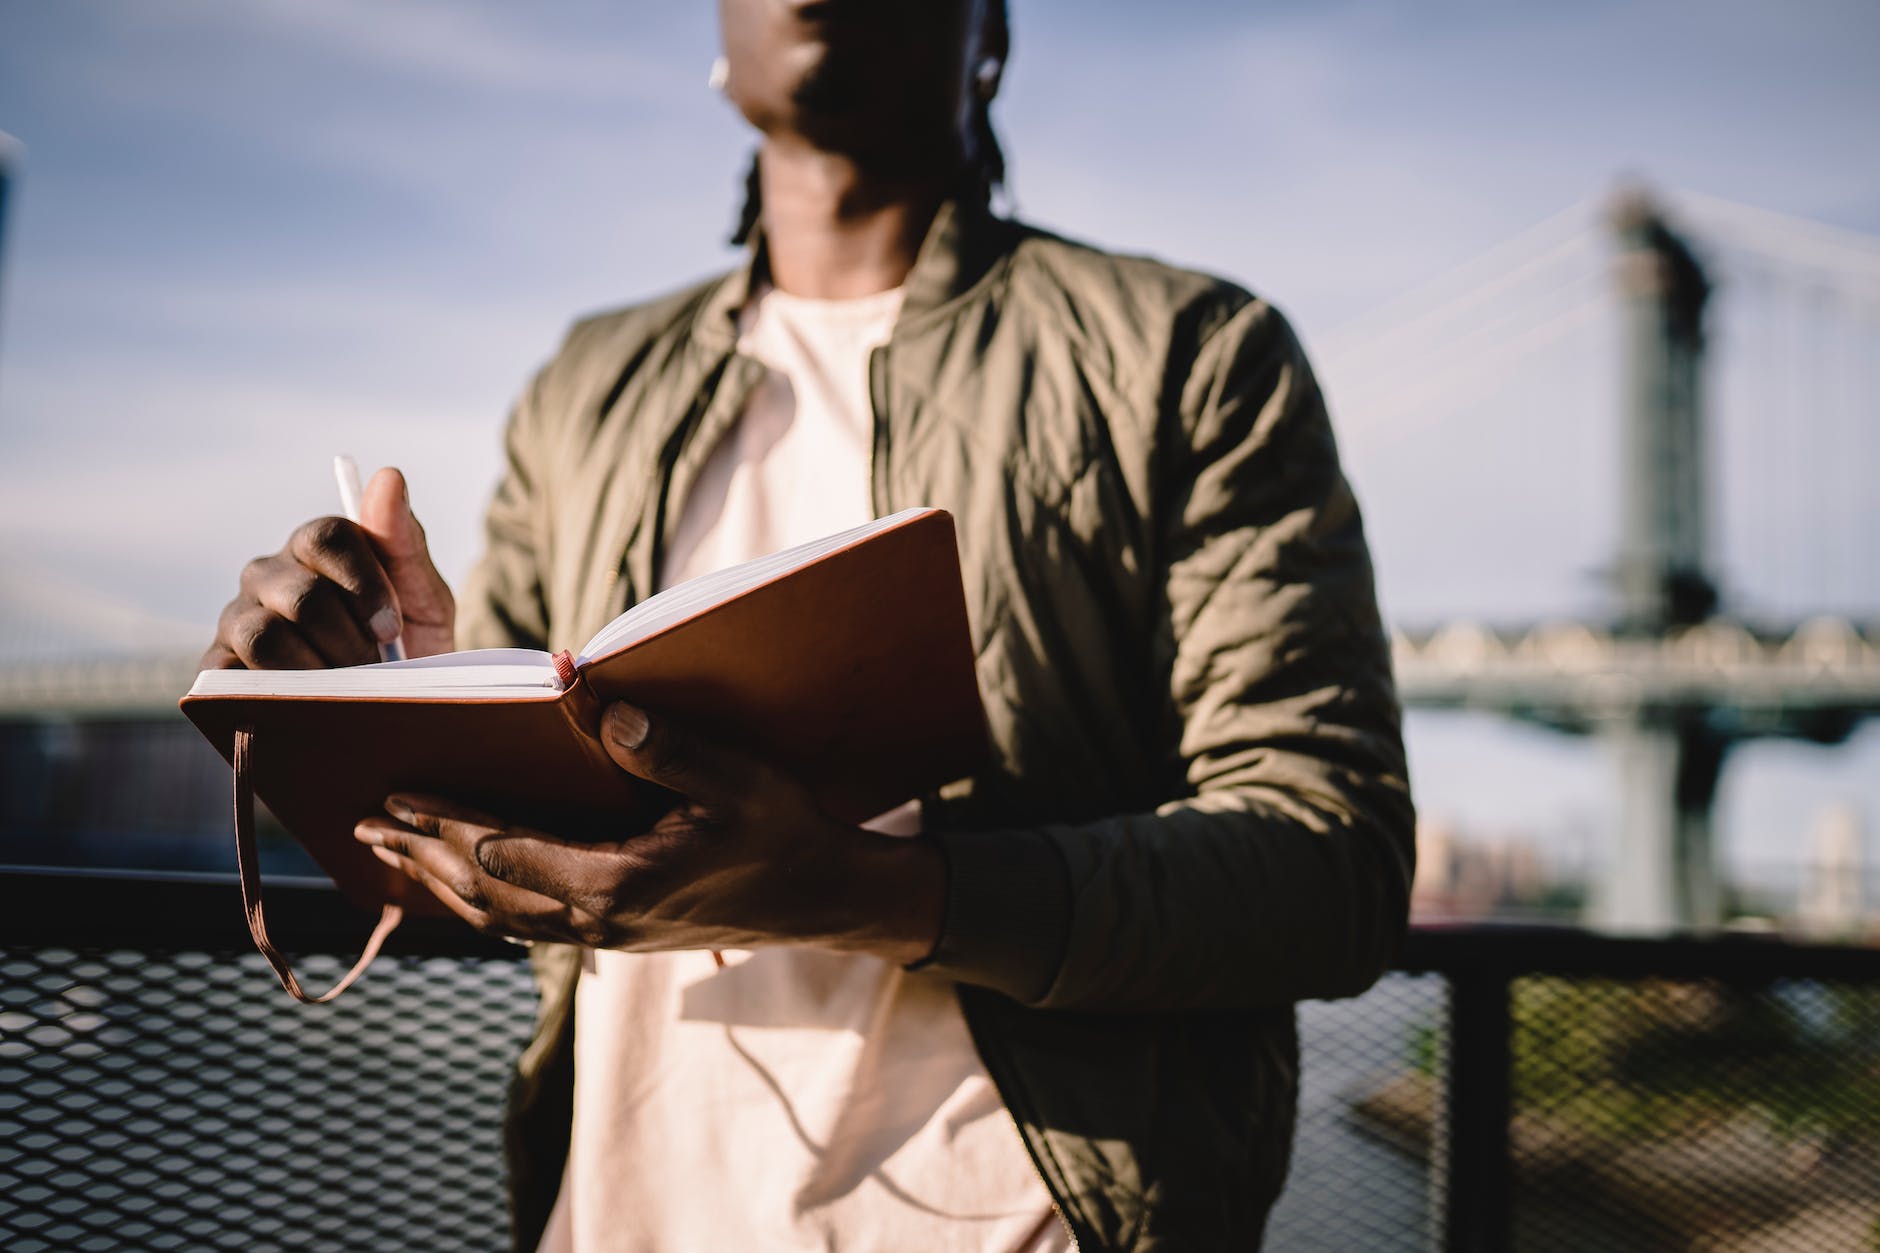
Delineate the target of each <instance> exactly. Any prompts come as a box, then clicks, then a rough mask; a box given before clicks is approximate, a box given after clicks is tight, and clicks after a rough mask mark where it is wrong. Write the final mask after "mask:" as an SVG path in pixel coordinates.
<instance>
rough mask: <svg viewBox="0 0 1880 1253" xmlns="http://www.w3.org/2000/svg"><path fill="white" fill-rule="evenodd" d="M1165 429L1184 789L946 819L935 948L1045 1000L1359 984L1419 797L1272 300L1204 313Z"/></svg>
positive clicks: (1387, 946)
mask: <svg viewBox="0 0 1880 1253" xmlns="http://www.w3.org/2000/svg"><path fill="white" fill-rule="evenodd" d="M1163 429H1164V431H1165V432H1166V435H1165V439H1167V441H1168V444H1169V446H1168V447H1166V448H1165V449H1164V456H1165V457H1166V458H1167V459H1168V460H1167V464H1168V466H1169V473H1168V476H1167V478H1166V480H1165V482H1166V483H1167V485H1168V486H1167V487H1166V489H1165V491H1164V493H1163V499H1162V501H1161V502H1160V507H1159V508H1158V509H1157V511H1156V513H1157V526H1158V539H1159V543H1160V545H1161V556H1162V561H1161V567H1160V573H1161V578H1162V582H1163V585H1164V586H1165V588H1166V598H1165V611H1166V630H1167V631H1168V632H1169V645H1170V653H1171V655H1172V658H1173V662H1172V666H1171V667H1170V672H1169V710H1168V725H1167V726H1166V727H1164V728H1161V729H1160V732H1159V734H1160V738H1161V740H1162V744H1161V745H1160V746H1159V747H1162V748H1166V749H1168V750H1170V751H1172V752H1174V753H1175V754H1176V755H1177V756H1178V757H1179V761H1180V768H1181V773H1182V776H1183V779H1184V781H1185V787H1184V789H1183V790H1184V791H1185V792H1186V795H1182V796H1180V797H1179V798H1177V799H1172V800H1170V801H1169V802H1168V803H1166V804H1163V805H1161V806H1159V807H1158V808H1156V809H1155V810H1154V811H1153V812H1147V813H1137V814H1129V815H1123V816H1118V817H1113V818H1109V819H1105V820H1102V821H1098V822H1095V823H1090V824H1082V825H1067V826H1054V827H1046V828H1041V829H1035V830H1026V831H1001V832H987V833H979V834H951V833H949V834H943V835H942V836H941V837H940V839H941V841H942V846H943V848H944V849H945V851H946V854H947V858H948V886H949V893H950V895H949V900H948V906H947V915H946V922H945V924H944V928H943V931H942V936H941V940H940V942H939V945H938V946H937V948H936V950H935V954H934V957H933V958H932V959H931V963H930V964H931V966H932V967H933V968H935V969H938V970H940V971H942V972H944V973H947V974H949V975H951V976H952V977H954V978H956V979H958V980H960V981H962V982H968V983H977V984H981V985H985V986H990V987H993V988H996V989H998V990H999V991H1002V992H1005V993H1006V994H1007V995H1010V996H1013V997H1014V998H1016V999H1018V1000H1020V1001H1023V1002H1025V1003H1028V1004H1032V1005H1036V1006H1039V1007H1045V1008H1062V1009H1085V1010H1172V1009H1187V1008H1228V1007H1251V1006H1260V1005H1274V1004H1282V1003H1285V1002H1290V1001H1295V1000H1300V999H1305V998H1317V997H1334V996H1349V995H1355V994H1357V993H1359V992H1361V991H1363V990H1364V989H1365V988H1366V987H1368V986H1369V985H1370V984H1371V983H1372V982H1373V981H1374V980H1375V979H1376V978H1377V977H1378V975H1379V974H1381V973H1382V972H1383V970H1385V969H1386V968H1387V967H1388V965H1389V963H1390V960H1391V958H1392V955H1393V952H1394V950H1395V946H1396V943H1397V940H1398V938H1399V937H1400V936H1401V934H1402V932H1403V929H1404V925H1405V921H1406V915H1407V909H1408V899H1409V888H1410V878H1411V872H1412V867H1413V862H1414V841H1413V834H1412V828H1413V822H1414V819H1413V813H1412V809H1411V803H1410V796H1409V786H1408V781H1407V777H1406V769H1405V764H1404V755H1403V745H1402V738H1401V732H1400V725H1399V724H1400V713H1399V708H1398V704H1397V700H1396V696H1395V691H1394V688H1393V684H1392V680H1391V673H1390V654H1389V647H1388V642H1387V639H1386V637H1385V633H1384V631H1383V629H1382V625H1381V623H1380V621H1379V616H1378V611H1377V603H1376V597H1375V594H1374V592H1373V588H1372V577H1371V564H1370V557H1369V554H1368V552H1367V550H1366V547H1365V542H1364V534H1363V528H1362V525H1361V523H1360V520H1359V515H1358V509H1357V504H1356V502H1355V500H1354V499H1353V497H1352V494H1351V490H1350V488H1349V486H1348V485H1347V484H1346V482H1345V479H1344V476H1343V474H1342V473H1341V471H1340V469H1339V464H1338V454H1337V450H1336V447H1335V445H1334V443H1333V439H1332V433H1331V427H1330V424H1329V422H1328V420H1327V417H1326V412H1325V406H1324V402H1323V399H1322V398H1321V396H1320V393H1319V389H1318V387H1317V385H1316V383H1315V382H1314V380H1313V378H1312V374H1311V370H1310V367H1309V366H1308V364H1307V362H1306V360H1305V356H1304V354H1303V352H1302V350H1301V349H1300V346H1299V344H1298V342H1297V340H1296V339H1295V338H1294V337H1293V334H1292V332H1291V330H1290V328H1288V327H1287V326H1286V324H1285V322H1284V321H1283V319H1281V318H1280V316H1279V315H1278V314H1277V313H1276V312H1274V311H1273V310H1272V308H1271V307H1270V306H1268V305H1265V304H1264V303H1261V302H1251V303H1248V304H1246V305H1244V306H1243V307H1241V308H1240V309H1239V310H1238V311H1237V312H1236V313H1234V314H1233V316H1232V317H1230V318H1229V319H1227V320H1226V321H1225V322H1224V323H1222V324H1221V325H1220V326H1219V327H1218V329H1217V330H1215V331H1214V332H1213V333H1212V334H1210V335H1209V336H1208V337H1207V339H1206V340H1205V341H1204V342H1203V344H1202V346H1201V348H1200V349H1199V351H1198V352H1197V353H1196V355H1195V358H1194V364H1193V367H1192V369H1191V370H1190V371H1189V373H1188V376H1187V379H1186V381H1185V383H1184V384H1183V385H1182V387H1181V401H1180V410H1179V414H1178V415H1173V416H1172V417H1171V419H1170V421H1169V422H1168V423H1167V424H1165V426H1164V428H1163ZM1154 738H1155V736H1154V735H1147V736H1145V740H1152V739H1154Z"/></svg>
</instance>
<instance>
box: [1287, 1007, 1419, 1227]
mask: <svg viewBox="0 0 1880 1253" xmlns="http://www.w3.org/2000/svg"><path fill="white" fill-rule="evenodd" d="M1447 993H1448V989H1447V987H1446V985H1445V983H1444V981H1443V980H1442V979H1441V978H1438V977H1436V976H1434V975H1387V976H1385V978H1384V979H1383V980H1382V981H1381V982H1379V983H1378V985H1377V986H1376V987H1374V988H1372V989H1371V991H1370V992H1368V993H1366V994H1365V995H1364V996H1362V997H1359V998H1357V999H1356V1000H1350V1001H1333V1002H1311V1003H1308V1004H1305V1005H1301V1006H1300V1007H1299V1059H1300V1073H1299V1122H1298V1130H1297V1132H1296V1134H1295V1136H1294V1140H1293V1157H1292V1170H1291V1172H1290V1173H1289V1175H1288V1176H1287V1182H1286V1191H1285V1193H1284V1195H1282V1196H1281V1197H1280V1201H1279V1204H1278V1205H1277V1206H1275V1207H1274V1210H1273V1216H1272V1218H1271V1219H1270V1220H1269V1221H1268V1223H1267V1240H1266V1243H1267V1247H1268V1248H1269V1249H1272V1250H1275V1253H1351V1251H1352V1250H1357V1249H1362V1250H1367V1251H1369V1250H1376V1251H1377V1253H1390V1251H1391V1250H1397V1249H1403V1250H1413V1249H1423V1248H1426V1247H1428V1243H1429V1239H1430V1235H1431V1233H1432V1231H1433V1230H1434V1229H1433V1227H1432V1225H1431V1224H1432V1221H1433V1218H1432V1209H1431V1202H1432V1196H1431V1187H1430V1172H1429V1166H1428V1161H1427V1158H1428V1142H1427V1128H1423V1129H1422V1130H1421V1131H1419V1129H1418V1127H1417V1126H1416V1125H1415V1124H1414V1122H1413V1121H1412V1120H1409V1119H1405V1118H1402V1117H1393V1116H1392V1111H1391V1110H1390V1109H1388V1108H1386V1106H1385V1104H1384V1103H1385V1102H1388V1101H1390V1100H1393V1099H1396V1100H1408V1101H1412V1102H1415V1103H1417V1109H1418V1112H1419V1113H1428V1112H1433V1111H1435V1110H1437V1109H1439V1108H1440V1105H1441V1099H1442V1094H1441V1090H1440V1083H1439V1082H1438V1077H1439V1076H1440V1075H1441V1073H1442V1069H1443V1050H1444V1043H1445V1035H1444V1032H1443V1028H1442V1024H1443V1023H1444V1021H1445V1020H1446V1017H1447V1013H1448V995H1447ZM1406 1076H1408V1077H1409V1079H1408V1082H1409V1084H1410V1085H1411V1088H1412V1089H1414V1090H1413V1091H1412V1090H1410V1089H1401V1088H1398V1087H1396V1086H1394V1085H1397V1084H1399V1083H1400V1082H1402V1081H1405V1078H1406ZM1374 1106H1375V1107H1374ZM1436 1199H1438V1200H1440V1198H1436Z"/></svg>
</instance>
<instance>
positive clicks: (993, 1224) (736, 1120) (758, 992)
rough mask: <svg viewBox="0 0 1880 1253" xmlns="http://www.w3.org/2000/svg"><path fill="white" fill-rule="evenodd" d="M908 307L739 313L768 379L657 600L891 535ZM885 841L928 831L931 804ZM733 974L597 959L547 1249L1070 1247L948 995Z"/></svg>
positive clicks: (774, 954) (589, 977) (764, 959)
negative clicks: (734, 574)
mask: <svg viewBox="0 0 1880 1253" xmlns="http://www.w3.org/2000/svg"><path fill="white" fill-rule="evenodd" d="M900 306H901V293H900V292H899V291H898V290H896V291H890V292H883V293H881V294H879V295H875V296H868V297H864V298H862V299H859V300H841V301H822V300H807V299H803V298H800V297H795V296H790V295H787V294H785V293H782V292H778V291H775V290H765V291H762V292H760V293H759V294H758V296H757V297H756V298H755V300H754V301H753V302H752V304H750V305H748V306H747V307H746V309H745V310H744V313H743V315H742V318H741V320H740V334H739V341H738V346H739V349H740V351H741V352H743V353H745V354H746V355H748V356H751V357H755V358H756V359H757V360H759V361H761V362H763V363H764V364H765V365H766V366H768V367H769V370H768V371H767V373H766V376H765V378H764V380H763V382H762V383H761V384H760V385H759V387H758V388H757V390H756V392H755V393H754V394H753V395H752V396H751V399H750V401H749V403H748V405H747V406H746V409H745V411H744V413H743V414H742V415H741V416H740V418H739V420H738V422H737V424H736V425H735V426H734V427H733V428H732V429H731V431H730V432H729V433H728V434H727V435H726V436H725V437H724V439H723V441H722V442H721V443H720V445H719V446H718V447H717V448H716V449H715V450H714V451H713V452H712V455H711V457H710V459H709V460H708V461H707V463H706V465H705V467H704V469H703V470H702V471H701V473H700V475H699V478H698V480H697V483H696V485H695V486H694V487H693V489H692V491H691V494H690V496H689V497H688V498H687V500H686V501H685V505H684V509H683V513H682V515H681V518H680V521H679V523H678V525H677V527H676V528H675V529H674V532H673V535H672V539H671V541H670V543H669V544H668V546H667V552H666V559H665V566H664V569H663V570H662V572H661V584H662V586H671V585H672V584H674V583H678V582H681V581H683V580H685V579H689V578H693V577H695V576H697V575H700V574H706V573H709V572H711V571H713V570H716V569H719V568H722V567H723V566H726V565H730V564H732V563H734V562H738V561H743V560H746V559H748V558H751V557H756V556H761V555H763V554H765V553H768V552H773V551H775V550H777V549H779V548H783V547H786V546H788V545H791V544H796V543H801V542H803V541H805V540H811V539H815V538H817V537H819V536H822V535H826V534H828V533H830V532H832V531H838V530H841V529H843V528H845V527H850V526H855V525H858V524H859V523H862V522H866V521H868V520H869V519H870V518H872V517H873V516H874V513H873V510H872V508H871V505H870V500H869V450H870V448H871V446H872V444H873V438H874V430H873V422H874V419H873V410H872V407H871V405H870V403H869V397H868V356H869V352H870V351H871V350H872V349H873V348H875V347H877V346H878V345H880V344H882V343H885V342H886V341H887V338H888V334H889V332H890V331H891V330H892V329H893V326H894V319H895V317H896V315H897V314H898V313H899V311H900ZM870 825H871V826H874V827H875V828H876V829H877V830H882V831H884V832H887V831H893V832H895V833H896V834H899V835H911V834H914V833H916V832H918V830H919V813H918V807H917V806H911V805H910V806H904V807H903V808H902V809H900V810H897V811H895V812H894V813H893V814H890V815H884V816H883V818H882V819H880V820H877V822H876V823H872V824H870ZM882 838H884V839H890V838H894V835H890V834H884V835H883V836H882ZM724 956H725V961H726V965H725V966H724V968H722V969H720V968H718V966H717V965H716V964H715V963H714V962H713V960H712V957H711V955H710V954H709V953H704V952H687V953H650V954H633V953H619V952H613V951H609V950H602V951H598V952H594V953H591V954H589V957H588V961H587V963H586V964H585V965H584V967H583V970H582V973H581V978H580V983H579V986H578V989H577V992H576V1003H575V1045H574V1048H575V1080H574V1084H575V1088H574V1129H573V1139H572V1142H571V1146H570V1152H569V1158H568V1167H567V1170H566V1172H565V1173H564V1175H563V1177H562V1188H561V1193H560V1196H559V1197H558V1198H557V1200H556V1203H555V1211H554V1214H553V1216H552V1217H551V1218H550V1221H549V1227H548V1231H547V1233H546V1234H545V1235H544V1236H543V1239H542V1243H541V1246H540V1248H541V1250H542V1251H543V1253H614V1251H616V1250H619V1251H626V1250H634V1251H643V1253H692V1251H694V1250H697V1251H699V1253H713V1251H716V1250H734V1249H735V1250H745V1249H751V1250H757V1249H761V1250H799V1249H800V1250H805V1251H808V1250H818V1251H820V1250H825V1249H836V1250H843V1251H845V1253H846V1251H858V1250H882V1251H884V1253H885V1251H890V1250H892V1251H894V1253H902V1251H904V1250H922V1251H923V1253H1061V1251H1063V1250H1068V1249H1070V1248H1071V1241H1070V1238H1069V1235H1068V1233H1067V1231H1066V1229H1065V1228H1064V1226H1063V1224H1062V1223H1061V1222H1060V1221H1059V1219H1058V1217H1057V1215H1056V1214H1055V1212H1054V1211H1053V1209H1052V1206H1051V1200H1050V1195H1049V1193H1047V1192H1046V1190H1045V1186H1044V1183H1043V1181H1042V1180H1041V1179H1040V1178H1039V1177H1038V1175H1037V1173H1036V1171H1035V1170H1034V1169H1033V1167H1032V1165H1031V1161H1030V1158H1029V1157H1028V1156H1027V1155H1026V1152H1025V1148H1024V1145H1023V1144H1022V1142H1021V1141H1020V1140H1019V1137H1018V1130H1017V1128H1016V1126H1015V1125H1014V1124H1013V1122H1012V1120H1011V1117H1010V1116H1009V1115H1008V1114H1007V1113H1006V1110H1005V1107H1004V1104H1003V1103H1002V1102H1001V1101H1000V1099H999V1094H998V1092H997V1090H996V1089H994V1087H993V1085H992V1081H991V1079H990V1077H988V1075H987V1074H986V1071H985V1067H984V1066H983V1065H982V1064H981V1063H980V1061H979V1056H978V1054H977V1053H976V1052H975V1051H974V1049H973V1044H972V1040H971V1039H970V1037H969V1036H968V1033H967V1030H966V1023H965V1020H964V1018H963V1017H962V1016H961V1013H960V1009H959V1002H958V1000H957V999H956V998H955V996H954V992H953V988H952V985H951V984H950V983H949V982H947V981H946V980H943V979H939V978H936V977H934V976H931V975H922V974H913V973H909V972H907V971H905V970H902V969H901V968H900V967H899V966H896V965H894V964H892V963H889V962H884V961H882V960H880V959H877V958H873V957H866V956H858V955H849V954H841V953H831V952H826V951H823V950H820V949H811V948H770V949H762V950H758V951H755V952H748V953H741V952H727V953H726V954H725V955H724Z"/></svg>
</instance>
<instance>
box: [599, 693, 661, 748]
mask: <svg viewBox="0 0 1880 1253" xmlns="http://www.w3.org/2000/svg"><path fill="white" fill-rule="evenodd" d="M650 728H651V723H649V722H648V721H647V719H646V713H645V711H644V710H640V709H635V708H634V707H633V706H632V705H628V704H625V703H623V702H620V701H616V702H614V704H613V706H612V707H611V708H610V709H608V711H607V738H608V739H610V740H612V741H613V742H614V743H615V744H618V745H619V746H620V747H621V748H624V749H627V750H628V751H632V750H634V749H637V748H638V747H639V746H640V745H642V744H644V743H646V733H647V731H648V730H649V729H650Z"/></svg>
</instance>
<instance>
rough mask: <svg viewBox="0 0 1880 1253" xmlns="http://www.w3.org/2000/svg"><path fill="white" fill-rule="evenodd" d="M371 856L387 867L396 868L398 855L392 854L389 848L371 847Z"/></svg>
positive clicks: (375, 845)
mask: <svg viewBox="0 0 1880 1253" xmlns="http://www.w3.org/2000/svg"><path fill="white" fill-rule="evenodd" d="M372 855H373V856H374V857H376V858H378V859H379V860H380V861H382V862H384V863H385V864H386V865H388V866H396V865H397V864H398V854H396V853H394V852H393V851H392V850H391V849H389V848H381V847H379V846H378V845H377V844H374V845H373V846H372Z"/></svg>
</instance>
